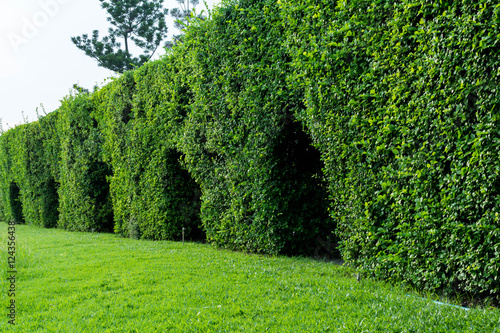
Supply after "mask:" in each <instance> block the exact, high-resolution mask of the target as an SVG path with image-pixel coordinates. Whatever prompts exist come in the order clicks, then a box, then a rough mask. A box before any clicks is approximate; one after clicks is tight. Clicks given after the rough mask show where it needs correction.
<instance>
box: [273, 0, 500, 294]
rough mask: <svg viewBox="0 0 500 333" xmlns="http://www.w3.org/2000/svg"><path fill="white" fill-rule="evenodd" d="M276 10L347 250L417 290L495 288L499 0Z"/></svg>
mask: <svg viewBox="0 0 500 333" xmlns="http://www.w3.org/2000/svg"><path fill="white" fill-rule="evenodd" d="M281 8H282V10H283V22H284V27H285V29H286V30H287V31H286V36H288V39H287V42H286V43H285V45H287V47H288V50H289V52H290V54H291V55H292V57H293V60H292V67H293V72H292V73H291V75H290V78H289V83H290V85H291V86H292V87H294V88H296V89H304V91H305V101H306V106H307V108H306V109H305V110H304V111H301V112H300V114H299V118H300V119H302V120H303V121H304V122H305V124H306V125H307V127H308V128H309V129H310V131H311V135H312V137H313V140H314V142H315V146H316V147H318V149H319V150H320V151H321V153H322V158H323V160H324V162H325V173H326V176H327V177H328V181H329V188H330V193H331V195H332V205H331V212H332V216H333V217H334V218H335V220H336V221H337V222H338V226H339V229H338V235H339V237H340V238H341V240H342V243H341V244H342V247H341V249H342V254H343V257H344V259H346V260H347V262H348V263H350V264H352V265H354V266H356V267H358V268H361V269H363V270H364V271H365V272H366V273H367V274H369V275H372V276H376V277H380V278H385V279H391V280H399V281H406V282H409V283H410V284H412V285H414V286H416V287H418V288H425V289H430V290H444V291H454V292H456V291H458V292H466V293H471V294H473V295H487V294H493V295H498V294H499V291H500V289H499V288H500V278H499V274H498V272H500V216H499V209H500V205H499V204H500V164H499V157H500V156H499V152H500V130H499V129H500V115H499V107H500V106H499V105H500V104H499V100H500V98H499V97H500V95H499V93H500V92H499V90H498V81H499V80H498V79H499V75H500V72H499V68H500V54H499V48H498V43H499V40H500V38H499V36H500V35H499V33H500V31H499V25H498V23H499V22H500V21H499V19H500V17H499V14H500V7H499V6H498V4H496V3H494V2H492V1H475V2H469V1H465V2H462V1H447V2H426V1H413V2H394V1H377V2H375V1H351V2H337V3H335V2H331V1H311V0H298V1H297V0H293V1H288V0H281ZM285 23H286V24H285Z"/></svg>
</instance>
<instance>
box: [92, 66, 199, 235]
mask: <svg viewBox="0 0 500 333" xmlns="http://www.w3.org/2000/svg"><path fill="white" fill-rule="evenodd" d="M174 63H175V62H174V57H169V58H167V59H165V60H160V61H156V62H151V63H148V64H146V65H145V66H143V67H141V68H140V69H138V70H136V71H134V72H127V73H125V74H124V75H123V76H122V77H120V78H119V79H117V80H115V81H114V82H112V83H111V84H109V85H107V86H106V87H104V88H103V89H102V90H101V91H100V92H99V93H98V94H97V95H96V97H95V100H96V103H98V104H99V105H100V107H99V112H98V114H99V117H100V118H99V119H100V123H101V125H102V131H103V133H104V137H105V145H104V147H105V149H104V153H105V157H106V161H107V162H108V163H109V164H110V165H111V166H112V169H113V176H112V177H110V179H109V181H110V186H111V196H112V199H113V207H114V212H115V226H114V229H115V232H117V233H120V234H123V235H126V236H131V237H134V238H147V239H180V238H181V235H182V231H183V228H184V232H185V236H186V237H188V238H194V239H202V238H203V233H202V230H201V226H200V220H199V196H200V195H199V193H200V190H199V186H198V185H197V184H196V183H195V182H194V180H192V179H191V177H190V175H189V174H188V172H187V171H186V170H185V169H183V168H182V167H181V166H180V164H179V158H180V156H181V155H180V153H179V152H178V150H177V149H176V144H175V142H176V137H177V136H178V135H179V129H180V124H181V122H182V119H183V117H184V116H185V110H184V104H186V103H187V102H186V101H185V99H186V98H189V97H188V96H187V95H186V89H185V87H183V86H182V84H181V83H180V79H181V78H180V77H179V76H177V73H176V70H175V66H174Z"/></svg>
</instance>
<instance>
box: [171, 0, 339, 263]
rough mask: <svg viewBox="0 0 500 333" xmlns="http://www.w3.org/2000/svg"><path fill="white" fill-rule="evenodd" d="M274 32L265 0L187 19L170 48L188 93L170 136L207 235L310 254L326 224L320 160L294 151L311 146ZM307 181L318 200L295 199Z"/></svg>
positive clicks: (232, 243)
mask: <svg viewBox="0 0 500 333" xmlns="http://www.w3.org/2000/svg"><path fill="white" fill-rule="evenodd" d="M283 32H284V31H283V28H282V27H281V21H280V13H279V10H278V7H277V4H276V2H275V1H239V2H225V3H224V4H223V6H222V7H221V8H220V9H218V10H216V11H214V12H213V13H212V17H211V19H210V20H208V21H206V22H201V23H199V24H197V25H196V24H193V25H191V26H190V29H189V31H188V32H187V34H186V38H185V41H184V43H183V44H182V45H181V46H180V47H179V48H177V49H176V50H175V52H179V53H183V54H186V55H187V57H188V59H187V60H186V61H185V62H184V64H186V65H185V69H184V72H182V73H183V74H185V77H186V78H187V81H188V83H189V86H190V89H191V91H192V92H193V103H192V104H191V105H190V110H189V113H188V116H187V118H186V120H185V122H184V135H183V136H182V137H181V139H180V141H179V145H180V149H181V151H182V152H183V154H184V155H185V156H184V163H185V165H186V167H187V168H188V170H189V171H190V172H191V174H192V175H193V177H194V178H195V179H196V181H197V182H198V183H199V184H200V186H201V189H202V207H201V217H202V222H203V226H204V228H205V230H206V232H207V238H208V240H209V241H210V242H212V243H213V244H216V245H218V246H223V247H227V248H231V249H238V250H244V251H251V252H262V253H288V254H312V253H313V252H314V249H315V248H316V246H317V244H316V243H317V242H316V239H317V237H318V235H320V234H321V235H324V234H331V233H332V231H333V230H334V229H335V224H334V223H333V221H332V220H331V219H330V217H329V216H328V214H327V212H326V206H327V205H326V204H325V202H326V201H325V195H324V194H325V192H324V190H323V188H322V187H321V186H319V185H318V184H317V183H318V180H317V179H315V178H314V177H312V176H313V175H314V174H318V170H319V169H320V168H321V166H320V164H319V163H318V164H317V165H313V164H314V163H313V164H312V165H309V166H308V165H306V164H305V163H304V162H303V161H301V160H300V158H299V156H301V155H307V154H311V155H312V154H314V152H315V150H314V148H312V147H311V146H310V145H309V142H307V140H306V139H305V138H303V137H304V135H303V132H302V129H301V126H300V124H298V123H296V120H295V116H294V112H295V110H296V109H298V108H301V107H303V102H302V100H301V98H302V95H301V94H300V92H299V93H298V92H297V91H293V90H290V89H288V88H287V86H286V79H287V71H288V70H289V60H290V59H289V56H288V55H287V52H286V51H285V49H284V48H283V46H282V43H283ZM290 140H291V141H293V143H291V142H290ZM295 141H297V143H295ZM306 142H307V143H306ZM308 147H310V149H309V148H308ZM308 149H309V150H308ZM317 157H318V156H317V155H315V156H314V159H312V160H314V161H316V162H319V160H318V159H317ZM309 168H310V169H309ZM301 169H307V170H306V172H304V173H301V171H303V170H301ZM313 188H318V189H321V191H320V192H319V193H318V194H317V195H315V197H316V198H318V199H319V198H321V199H320V200H317V201H314V200H305V199H306V198H311V199H312V197H313V196H310V194H311V192H310V191H312V189H313ZM313 201H314V202H313ZM316 222H318V224H316Z"/></svg>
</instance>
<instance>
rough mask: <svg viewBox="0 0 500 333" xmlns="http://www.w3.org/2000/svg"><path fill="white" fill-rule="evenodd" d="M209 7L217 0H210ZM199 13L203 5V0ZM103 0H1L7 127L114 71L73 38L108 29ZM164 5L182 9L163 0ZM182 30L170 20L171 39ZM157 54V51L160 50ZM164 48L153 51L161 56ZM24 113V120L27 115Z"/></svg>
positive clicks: (0, 111)
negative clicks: (85, 51) (102, 4)
mask: <svg viewBox="0 0 500 333" xmlns="http://www.w3.org/2000/svg"><path fill="white" fill-rule="evenodd" d="M206 2H207V4H208V6H209V8H213V5H214V3H215V4H218V3H219V2H220V1H219V0H208V1H206ZM200 3H201V4H200V5H198V6H197V7H196V9H197V12H199V11H201V10H202V9H205V5H204V4H203V1H200ZM100 4H101V3H100V1H99V0H0V118H1V120H2V125H3V129H4V130H6V129H8V128H12V127H14V126H15V125H18V124H21V123H23V122H24V121H25V119H27V120H28V121H33V120H36V119H37V116H36V109H37V107H38V109H39V113H40V114H42V115H43V110H42V108H41V106H40V104H43V107H44V109H45V112H47V113H49V112H51V111H53V110H55V109H57V108H58V107H59V105H60V100H61V99H62V98H63V97H64V96H66V95H68V94H69V92H70V90H71V87H72V86H73V84H75V83H77V84H79V85H80V86H82V87H84V88H88V89H91V88H92V87H93V86H94V85H96V84H98V85H100V86H101V85H102V84H103V82H105V79H106V78H109V77H111V76H113V75H115V74H114V73H113V72H111V71H109V70H106V69H104V68H102V67H98V66H97V62H96V61H95V60H93V59H92V58H90V57H88V56H86V55H85V53H84V52H83V51H81V50H80V49H78V48H77V47H76V46H75V45H74V44H73V43H72V42H71V37H74V36H80V35H82V34H85V33H86V34H89V35H90V34H91V33H92V31H93V30H99V31H100V36H103V35H105V34H106V33H107V30H108V27H109V25H108V22H107V21H106V14H107V13H106V11H105V10H103V9H102V8H101V5H100ZM164 6H165V7H166V8H169V9H171V8H175V7H178V3H177V1H176V0H165V1H164ZM174 33H175V34H176V33H178V31H176V29H175V28H174V27H173V22H172V21H171V20H170V21H169V39H170V37H171V36H172V34H174ZM157 53H158V51H157ZM162 53H164V52H163V50H161V52H159V53H158V54H156V55H155V57H154V58H153V59H157V58H158V57H159V55H160V54H162ZM23 117H24V118H23Z"/></svg>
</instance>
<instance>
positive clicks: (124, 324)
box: [0, 223, 500, 333]
mask: <svg viewBox="0 0 500 333" xmlns="http://www.w3.org/2000/svg"><path fill="white" fill-rule="evenodd" d="M16 239H17V245H16V247H17V248H16V251H17V256H16V260H17V261H16V264H17V269H18V274H17V282H16V297H15V299H16V304H17V314H16V326H15V327H12V326H11V325H9V324H8V318H7V316H6V313H7V311H8V310H7V305H8V302H9V299H8V297H7V290H8V288H9V286H8V281H7V280H6V275H7V262H6V260H7V253H6V252H7V246H6V245H7V224H5V223H0V242H1V243H0V248H1V249H2V251H1V255H2V258H1V260H2V262H3V263H4V264H2V265H1V270H0V272H1V275H2V277H4V278H3V279H2V281H1V284H0V288H1V295H2V297H1V302H2V303H1V307H0V308H1V309H3V310H1V311H4V313H5V315H2V318H4V319H2V320H1V321H0V332H9V331H16V332H93V333H94V332H170V331H172V332H265V331H268V332H500V311H499V310H498V309H479V308H478V309H472V310H470V311H466V310H463V309H459V308H455V307H451V306H443V305H438V304H435V303H433V302H432V301H430V300H426V299H420V298H417V297H409V296H407V292H405V291H404V290H403V289H401V288H398V287H392V286H390V285H388V284H385V283H382V282H377V281H371V280H368V279H363V280H361V281H360V282H358V281H357V280H356V278H355V277H354V276H353V272H352V271H350V270H349V269H348V268H346V267H342V266H338V265H334V264H332V263H325V262H318V261H315V260H312V259H307V258H287V257H267V256H259V255H247V254H244V253H237V252H231V251H225V250H218V249H215V248H213V247H212V246H210V245H204V244H194V243H184V244H182V243H177V242H166V241H162V242H153V241H138V240H132V239H123V238H119V237H117V236H115V235H112V234H97V233H96V234H92V233H80V232H67V231H64V230H58V229H42V228H37V227H32V226H16Z"/></svg>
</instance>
